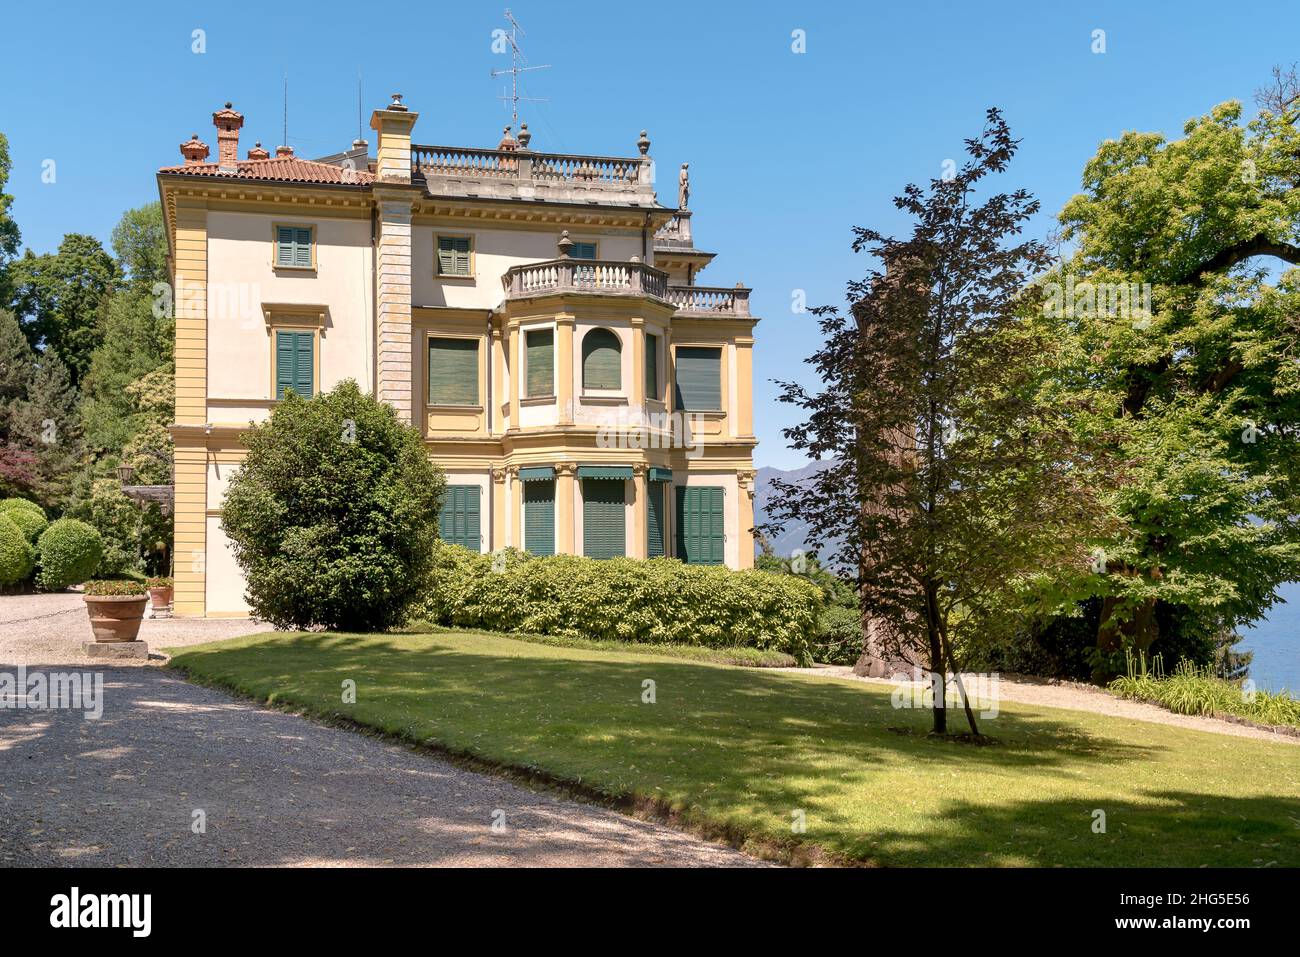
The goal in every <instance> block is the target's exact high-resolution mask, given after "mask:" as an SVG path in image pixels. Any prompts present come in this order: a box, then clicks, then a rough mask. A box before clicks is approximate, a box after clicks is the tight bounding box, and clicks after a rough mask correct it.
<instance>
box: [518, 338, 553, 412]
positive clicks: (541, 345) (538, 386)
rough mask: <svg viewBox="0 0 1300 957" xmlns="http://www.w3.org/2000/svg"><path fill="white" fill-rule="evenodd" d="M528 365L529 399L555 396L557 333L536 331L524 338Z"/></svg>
mask: <svg viewBox="0 0 1300 957" xmlns="http://www.w3.org/2000/svg"><path fill="white" fill-rule="evenodd" d="M524 348H525V351H526V354H527V355H526V359H527V364H528V377H527V378H528V381H527V383H526V385H525V388H526V389H527V392H526V395H527V397H528V398H534V397H536V396H549V395H555V333H554V332H553V331H552V330H550V329H534V330H533V331H532V332H529V333H528V334H527V335H526V336H525V337H524Z"/></svg>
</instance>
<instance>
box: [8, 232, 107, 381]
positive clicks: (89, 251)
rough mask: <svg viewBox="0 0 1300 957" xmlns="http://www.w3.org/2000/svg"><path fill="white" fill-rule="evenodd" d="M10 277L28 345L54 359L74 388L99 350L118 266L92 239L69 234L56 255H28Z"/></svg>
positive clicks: (12, 268) (18, 261)
mask: <svg viewBox="0 0 1300 957" xmlns="http://www.w3.org/2000/svg"><path fill="white" fill-rule="evenodd" d="M8 273H9V282H10V284H11V285H12V287H13V311H14V313H15V314H16V315H17V316H18V321H19V323H21V325H22V327H23V332H24V334H26V336H27V340H28V342H30V343H31V344H32V347H33V348H35V349H40V350H41V351H42V352H47V353H51V354H53V355H55V356H58V358H59V359H60V360H61V361H62V362H63V363H64V365H66V366H67V367H68V370H69V373H70V374H71V377H72V381H73V383H74V384H76V383H77V382H79V381H80V379H81V377H82V376H83V375H84V374H85V372H86V370H87V369H88V368H89V367H90V356H91V353H92V352H93V351H94V350H95V347H96V346H97V345H98V344H99V339H100V333H101V327H102V318H103V313H104V308H105V304H106V300H107V297H108V294H109V292H111V290H112V289H113V287H114V285H115V284H116V283H117V281H118V277H119V270H118V266H117V263H116V262H115V261H114V260H113V257H111V256H110V255H109V254H108V253H107V252H105V251H104V247H103V246H102V245H101V244H100V242H99V240H98V239H96V238H95V237H94V236H86V235H83V234H81V233H68V234H67V235H66V236H64V237H63V241H62V242H61V243H59V249H58V251H57V252H55V253H47V254H44V255H40V256H38V255H36V254H35V253H33V252H32V251H31V250H30V249H29V250H27V252H26V253H25V254H24V255H23V257H22V258H21V259H16V260H14V262H13V263H12V264H11V265H10V267H9V270H8Z"/></svg>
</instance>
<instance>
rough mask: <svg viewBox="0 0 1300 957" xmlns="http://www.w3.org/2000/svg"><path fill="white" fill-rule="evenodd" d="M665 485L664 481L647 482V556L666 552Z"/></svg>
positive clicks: (652, 556) (658, 555)
mask: <svg viewBox="0 0 1300 957" xmlns="http://www.w3.org/2000/svg"><path fill="white" fill-rule="evenodd" d="M665 487H666V486H665V485H664V483H663V482H647V483H646V496H645V511H646V535H647V540H646V556H647V557H648V558H659V557H660V556H662V555H663V554H664V488H665Z"/></svg>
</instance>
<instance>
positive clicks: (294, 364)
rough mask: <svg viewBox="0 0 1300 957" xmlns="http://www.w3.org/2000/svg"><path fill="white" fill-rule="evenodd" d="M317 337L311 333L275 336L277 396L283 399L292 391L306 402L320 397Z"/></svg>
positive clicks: (276, 334)
mask: <svg viewBox="0 0 1300 957" xmlns="http://www.w3.org/2000/svg"><path fill="white" fill-rule="evenodd" d="M315 344H316V337H315V336H314V335H313V334H312V333H310V332H281V331H279V330H277V331H276V333H275V397H276V399H283V398H284V393H285V391H286V390H288V389H292V390H293V391H294V392H295V393H297V394H298V395H300V396H302V397H303V398H304V399H310V398H311V397H312V396H313V395H315V394H316V390H315V384H316V383H315V379H316V367H315V366H316V363H315V356H314V355H313V351H314V346H315Z"/></svg>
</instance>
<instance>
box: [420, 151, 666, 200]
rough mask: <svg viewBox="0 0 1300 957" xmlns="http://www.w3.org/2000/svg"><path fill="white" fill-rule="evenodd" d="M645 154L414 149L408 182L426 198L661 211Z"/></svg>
mask: <svg viewBox="0 0 1300 957" xmlns="http://www.w3.org/2000/svg"><path fill="white" fill-rule="evenodd" d="M642 144H643V145H644V149H648V148H649V145H650V144H649V141H648V140H645V139H644V134H643V137H642V142H641V143H640V144H638V145H642ZM644 149H643V152H642V155H641V156H636V157H618V156H582V155H576V154H567V153H535V152H533V151H531V150H528V149H495V150H484V149H473V148H468V147H460V146H415V145H412V146H411V179H412V181H413V182H416V183H422V184H423V185H424V187H425V189H426V190H427V192H428V194H429V195H430V196H449V197H462V196H464V197H475V198H493V199H524V200H533V201H541V202H553V203H596V204H600V205H606V206H640V207H647V208H661V207H659V205H658V202H657V201H656V199H655V190H654V184H653V183H652V182H651V175H650V171H651V161H650V157H649V156H648V155H646V154H645V152H644Z"/></svg>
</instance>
